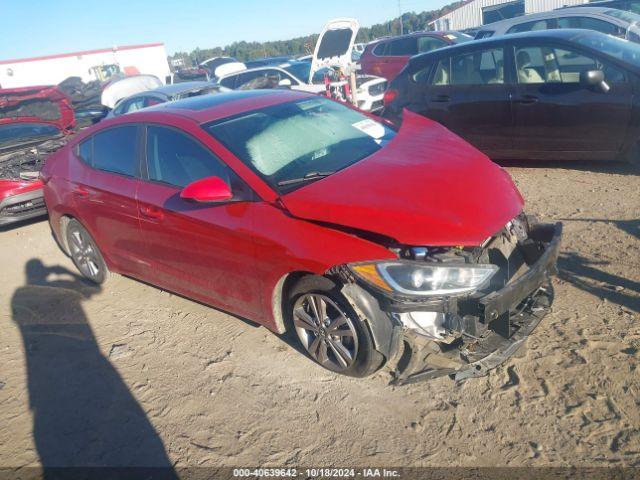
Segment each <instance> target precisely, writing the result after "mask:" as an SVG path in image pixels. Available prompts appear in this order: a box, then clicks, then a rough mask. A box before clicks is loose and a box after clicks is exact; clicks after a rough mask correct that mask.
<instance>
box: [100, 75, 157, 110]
mask: <svg viewBox="0 0 640 480" xmlns="http://www.w3.org/2000/svg"><path fill="white" fill-rule="evenodd" d="M162 85H164V84H163V83H162V81H161V80H160V79H159V78H158V77H156V76H155V75H131V76H129V77H119V78H116V79H112V80H111V81H109V82H108V83H106V84H105V85H104V86H103V88H102V94H101V96H100V103H101V104H102V105H104V106H105V107H107V108H110V109H113V108H115V106H116V105H117V104H118V102H120V100H122V99H123V98H126V97H130V96H131V95H135V94H136V93H140V92H146V91H148V90H153V89H154V88H159V87H161V86H162Z"/></svg>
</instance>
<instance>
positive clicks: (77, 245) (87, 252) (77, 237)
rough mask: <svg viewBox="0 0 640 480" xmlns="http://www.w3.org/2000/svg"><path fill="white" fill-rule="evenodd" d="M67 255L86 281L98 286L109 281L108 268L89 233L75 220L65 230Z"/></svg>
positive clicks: (70, 221)
mask: <svg viewBox="0 0 640 480" xmlns="http://www.w3.org/2000/svg"><path fill="white" fill-rule="evenodd" d="M65 235H66V240H67V246H68V248H69V254H70V256H71V260H73V263H74V265H75V266H76V268H77V269H78V270H79V271H80V273H81V274H82V275H83V276H84V277H85V278H87V279H88V280H90V281H92V282H93V283H96V284H98V285H100V284H103V283H104V282H106V281H107V280H108V279H109V268H108V267H107V264H106V263H105V261H104V258H103V257H102V253H100V249H99V248H98V246H97V245H96V242H95V241H94V240H93V238H92V237H91V235H90V234H89V232H87V230H86V229H85V228H84V227H83V226H82V224H81V223H80V222H78V221H77V220H76V219H71V220H69V223H67V227H66V230H65Z"/></svg>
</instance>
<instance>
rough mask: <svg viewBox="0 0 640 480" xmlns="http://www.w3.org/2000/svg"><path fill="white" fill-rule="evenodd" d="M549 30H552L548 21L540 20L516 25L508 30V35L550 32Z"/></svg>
mask: <svg viewBox="0 0 640 480" xmlns="http://www.w3.org/2000/svg"><path fill="white" fill-rule="evenodd" d="M549 28H551V26H550V25H549V23H548V21H547V20H538V21H535V22H526V23H521V24H519V25H514V26H513V27H511V28H510V29H509V30H507V33H519V32H532V31H534V30H548V29H549Z"/></svg>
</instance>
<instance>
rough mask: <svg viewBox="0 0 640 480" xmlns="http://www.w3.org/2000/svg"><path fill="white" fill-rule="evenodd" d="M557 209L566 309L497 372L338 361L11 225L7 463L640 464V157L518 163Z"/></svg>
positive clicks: (2, 429)
mask: <svg viewBox="0 0 640 480" xmlns="http://www.w3.org/2000/svg"><path fill="white" fill-rule="evenodd" d="M507 168H508V170H509V172H510V173H511V175H513V177H514V178H515V180H516V181H517V183H518V186H519V188H520V189H521V191H522V193H523V195H524V197H525V198H526V199H527V210H528V212H530V213H535V214H537V215H538V216H539V217H540V218H541V219H542V220H546V221H552V220H553V221H556V220H560V221H563V222H564V224H565V241H564V245H563V249H562V254H561V257H560V260H559V266H560V275H559V278H557V279H556V280H555V281H554V283H555V289H556V302H555V305H554V307H553V312H552V313H551V314H550V315H549V316H548V317H547V318H546V319H545V320H544V321H543V322H542V323H541V325H540V326H539V327H538V329H537V330H536V331H535V332H534V334H533V335H532V337H531V338H530V339H529V341H528V344H527V346H526V348H525V349H524V350H523V352H522V353H521V354H520V355H519V356H518V357H516V358H512V359H511V360H509V361H508V362H507V363H506V364H505V365H504V366H501V367H500V368H498V369H497V370H494V371H493V372H492V373H491V374H490V375H489V376H488V377H484V378H480V379H473V380H469V381H467V382H466V383H463V384H461V385H456V384H455V383H453V382H452V381H451V380H449V379H448V378H443V379H438V380H435V381H431V382H427V383H419V384H415V385H410V386H405V387H390V386H388V381H389V374H388V373H387V372H384V371H383V372H381V373H379V374H377V375H376V376H374V377H373V378H369V379H362V380H357V379H350V378H344V377H340V376H337V375H334V374H332V373H329V372H327V371H326V370H323V369H322V368H320V367H318V366H316V365H315V364H314V363H312V361H311V360H308V359H307V358H306V357H304V356H303V355H302V354H301V353H299V352H298V351H297V350H295V349H294V348H291V347H290V346H289V345H287V344H286V343H285V342H284V341H283V340H282V339H280V338H279V337H278V336H276V335H274V334H272V333H270V332H269V331H268V330H266V329H264V328H257V327H256V326H254V325H251V324H249V323H247V322H245V321H243V320H241V319H239V318H236V317H233V316H230V315H228V314H225V313H222V312H219V311H216V310H214V309H211V308H207V307H205V306H203V305H200V304H197V303H194V302H191V301H188V300H186V299H183V298H180V297H177V296H175V295H172V294H170V293H167V292H164V291H161V290H158V289H156V288H153V287H151V286H148V285H145V284H142V283H139V282H136V281H134V280H131V279H128V278H125V277H121V276H117V275H116V276H114V278H112V280H111V281H110V282H109V283H108V284H107V285H106V286H105V287H104V288H103V289H102V290H100V289H96V288H93V287H90V286H88V285H87V284H85V283H83V282H82V281H80V280H79V279H78V278H77V277H75V276H73V275H72V274H71V273H70V272H75V269H74V267H73V265H72V263H71V261H70V260H69V259H67V258H66V257H65V256H64V255H63V254H62V253H61V252H60V251H59V250H58V248H57V246H56V245H55V244H54V242H53V240H52V238H51V236H50V233H49V229H48V225H47V223H46V222H37V223H32V224H29V225H26V226H21V227H19V228H13V229H9V230H4V231H1V232H0V265H1V270H0V271H1V272H2V273H1V277H0V466H26V465H38V464H40V462H42V463H44V464H48V465H87V464H90V465H105V464H117V465H136V464H137V465H166V464H168V463H170V464H174V465H176V466H178V467H186V466H214V465H215V466H220V465H227V466H248V465H253V466H256V465H257V466H284V465H288V466H300V465H304V466H365V467H366V466H372V465H380V466H382V465H389V466H401V465H410V466H452V465H455V466H495V465H500V466H523V465H524V466H534V465H554V466H567V465H576V466H610V465H620V466H625V465H626V466H631V465H635V466H640V370H639V369H638V364H639V363H640V321H639V320H640V220H639V217H640V170H638V169H637V168H635V167H629V166H624V165H603V164H590V165H587V164H552V165H550V164H546V165H543V166H538V167H534V168H531V167H529V166H522V165H520V166H508V167H507Z"/></svg>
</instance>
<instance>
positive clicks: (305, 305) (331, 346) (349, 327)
mask: <svg viewBox="0 0 640 480" xmlns="http://www.w3.org/2000/svg"><path fill="white" fill-rule="evenodd" d="M286 308H287V310H288V311H287V317H288V319H289V320H290V326H291V327H292V329H293V330H294V331H295V334H296V337H297V340H298V341H299V342H300V344H301V345H302V347H303V348H304V349H305V351H306V352H307V354H308V355H309V356H310V357H311V358H312V359H313V360H314V361H316V362H317V363H319V364H320V365H322V366H323V367H325V368H326V369H328V370H331V371H333V372H337V373H341V374H343V375H349V376H353V377H365V376H367V375H370V374H372V373H373V372H375V371H376V370H377V369H378V368H380V367H381V366H382V363H383V361H384V357H383V356H382V355H381V354H380V353H379V352H378V351H376V350H375V348H374V345H373V340H372V338H371V334H370V333H369V330H368V329H367V327H366V325H364V324H363V323H362V321H361V320H360V319H359V318H358V316H357V315H356V313H355V312H354V311H353V309H352V308H351V307H350V306H349V303H348V302H347V301H346V299H345V298H344V296H343V295H342V294H341V293H340V291H339V288H338V287H337V286H336V285H335V284H334V283H333V282H332V281H331V280H329V279H327V278H325V277H313V276H309V277H304V278H302V279H301V280H300V281H299V282H298V283H297V284H296V285H295V286H294V287H293V288H292V290H291V293H290V295H289V302H288V303H287V305H286Z"/></svg>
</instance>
